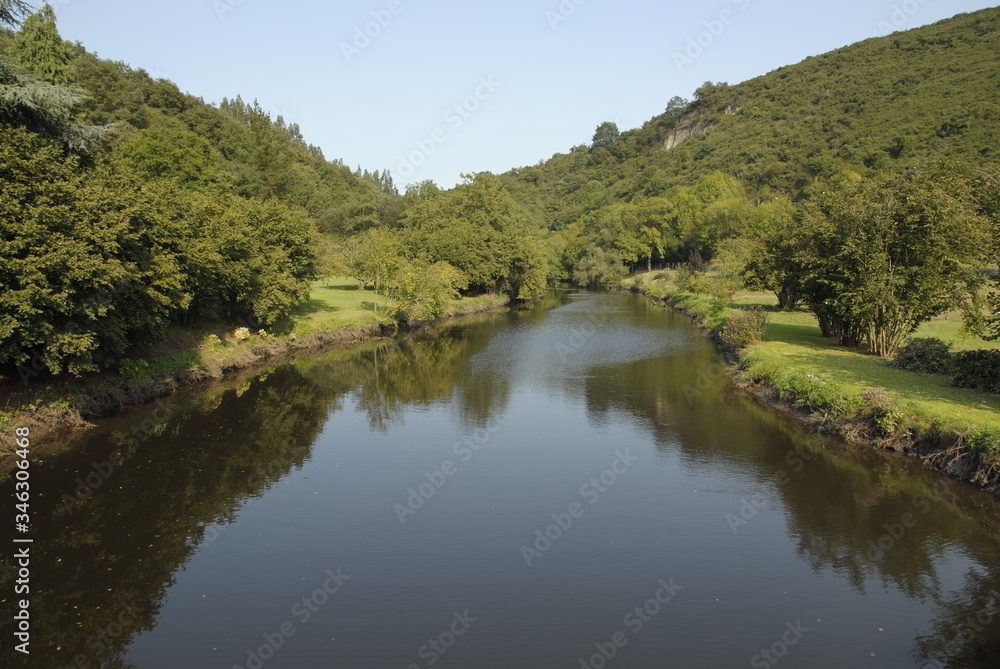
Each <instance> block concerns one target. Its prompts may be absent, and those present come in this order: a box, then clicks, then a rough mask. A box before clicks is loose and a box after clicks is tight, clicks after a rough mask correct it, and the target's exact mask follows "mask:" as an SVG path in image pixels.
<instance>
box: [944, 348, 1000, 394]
mask: <svg viewBox="0 0 1000 669" xmlns="http://www.w3.org/2000/svg"><path fill="white" fill-rule="evenodd" d="M954 360H955V363H954V364H955V381H954V384H955V385H956V386H958V387H959V388H973V389H975V390H985V391H986V392H989V393H1000V349H992V350H978V351H962V352H961V353H958V354H956V355H955V357H954Z"/></svg>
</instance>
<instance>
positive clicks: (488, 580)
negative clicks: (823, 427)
mask: <svg viewBox="0 0 1000 669" xmlns="http://www.w3.org/2000/svg"><path fill="white" fill-rule="evenodd" d="M31 482H32V490H33V495H34V497H33V500H32V503H33V506H32V513H33V526H32V537H33V538H34V543H33V544H32V553H31V555H32V559H31V567H30V570H31V577H30V578H31V588H32V590H31V600H30V604H31V606H30V612H31V655H30V656H29V657H24V656H21V655H19V654H16V653H14V652H13V651H12V650H11V646H12V645H13V644H12V643H11V642H10V641H9V640H10V639H12V638H13V632H14V628H13V627H12V625H13V622H12V620H11V616H9V615H6V612H7V611H8V610H12V609H11V608H9V607H11V605H12V601H13V600H14V599H15V596H14V595H13V594H12V593H13V584H14V582H15V579H16V578H17V572H16V570H15V569H12V568H11V567H12V565H14V564H15V561H14V560H13V555H12V554H11V553H12V552H11V551H9V550H8V549H7V548H6V547H8V546H10V545H11V542H10V533H9V532H8V533H7V534H6V535H5V541H4V542H3V547H4V548H3V550H4V554H3V557H4V566H5V568H4V570H3V573H2V574H0V577H2V579H3V581H4V585H3V588H4V591H3V595H2V596H0V599H3V606H4V611H5V616H4V622H3V624H2V627H3V633H4V638H5V639H7V640H8V641H6V642H5V646H4V651H3V652H4V654H5V655H6V656H7V657H6V658H5V660H4V661H0V664H4V662H6V660H7V659H10V662H11V663H10V664H5V666H30V667H45V668H46V669H48V668H50V667H79V668H80V669H85V668H87V667H102V666H103V667H116V668H122V667H133V668H135V669H161V668H162V669H176V668H178V667H183V668H185V669H199V668H206V669H207V668H220V669H233V668H236V667H239V668H240V669H260V668H262V667H266V668H267V669H271V668H274V669H279V668H290V667H296V668H299V667H302V668H313V667H344V668H348V669H363V668H372V669H383V668H385V669H388V668H394V669H418V668H419V669H422V668H424V667H432V666H433V667H443V668H447V667H472V668H478V669H491V668H494V667H495V668H501V667H502V668H505V669H506V668H510V667H525V668H528V669H530V668H544V669H548V668H556V667H566V668H567V669H580V668H583V669H586V668H587V667H591V668H593V669H603V668H604V667H622V668H637V669H644V668H647V667H649V668H652V667H657V668H663V667H709V668H711V667H772V666H780V667H782V668H784V667H789V668H792V667H809V668H823V667H873V668H874V667H878V668H882V667H914V668H916V667H921V668H939V667H946V666H948V667H995V666H996V663H997V661H998V660H997V658H998V657H1000V594H998V592H1000V579H998V575H1000V522H998V521H1000V505H998V503H997V502H996V501H995V500H994V499H993V498H992V497H990V496H988V495H986V494H985V493H982V492H979V491H976V490H974V489H971V488H970V487H969V486H966V485H962V484H957V483H952V482H949V481H947V480H945V479H943V478H942V477H940V476H938V475H937V474H935V473H933V472H930V471H928V470H926V469H924V468H923V467H922V466H920V465H919V464H918V463H916V462H914V461H912V460H910V459H907V458H905V457H903V456H899V455H897V454H893V453H881V452H875V451H872V450H870V449H866V448H859V447H852V446H848V445H846V444H843V443H841V442H838V441H835V440H832V439H829V438H824V437H821V436H817V435H815V434H813V433H811V432H810V431H808V430H806V429H804V428H802V427H801V426H799V425H798V424H797V423H796V422H795V420H794V419H792V418H790V417H788V416H786V415H784V414H782V413H781V412H779V411H777V410H775V409H773V408H771V407H768V406H765V405H763V404H762V403H761V402H760V401H759V400H757V399H755V398H754V397H752V396H750V395H748V394H747V393H745V392H744V391H741V390H740V389H738V388H736V387H735V386H734V385H733V383H732V382H731V380H730V379H729V376H728V374H727V373H725V372H724V367H723V365H722V361H721V358H720V356H719V355H718V353H717V352H716V351H715V349H714V347H713V346H712V344H711V342H709V341H708V340H706V339H704V338H703V337H701V336H700V335H699V333H698V331H697V330H696V329H695V328H694V327H693V326H692V325H691V324H690V323H689V322H688V321H687V320H686V318H684V317H683V316H681V315H679V314H677V313H675V312H672V311H670V310H666V309H663V308H661V307H657V306H655V305H653V304H652V303H651V302H650V301H648V300H647V299H645V298H643V297H639V296H634V295H624V294H589V293H573V292H569V291H559V292H555V293H553V294H551V295H550V296H549V297H548V298H547V299H546V300H545V302H544V303H543V304H540V305H538V306H537V307H536V308H533V309H529V310H524V311H519V312H515V313H510V314H506V313H505V314H497V315H492V316H488V317H482V318H479V319H477V320H470V321H463V322H457V323H451V324H445V325H440V326H435V327H433V328H431V329H429V330H426V331H423V332H419V333H415V334H408V335H403V336H400V337H397V338H394V339H388V340H383V341H378V342H371V343H368V344H364V345H361V346H358V347H355V348H350V349H338V350H332V351H328V352H325V353H318V354H315V355H309V356H302V357H300V358H297V359H296V360H294V361H292V362H286V363H282V364H275V365H274V366H272V367H270V368H268V369H264V370H256V371H254V372H252V373H244V374H243V375H241V376H238V377H235V378H231V379H226V380H224V381H222V382H218V383H213V384H210V385H207V386H202V387H198V388H194V389H187V390H184V391H181V392H178V393H176V394H175V395H174V396H172V397H170V398H167V399H166V400H164V401H162V402H159V403H157V404H155V405H152V406H148V407H142V408H139V409H134V410H130V411H127V412H124V413H123V414H122V415H121V416H118V417H116V418H111V419H105V420H102V421H100V422H99V425H98V426H97V427H96V428H95V429H93V430H91V431H89V432H87V433H85V434H83V435H82V436H80V437H78V438H77V439H75V441H74V442H73V443H71V444H69V448H67V449H66V450H65V451H63V452H61V453H59V454H57V455H54V456H51V457H49V458H46V459H45V460H44V461H39V462H35V463H33V468H32V479H31ZM5 485H7V486H10V485H11V484H10V482H8V483H7V484H5ZM11 506H13V498H12V497H11ZM29 658H30V659H29Z"/></svg>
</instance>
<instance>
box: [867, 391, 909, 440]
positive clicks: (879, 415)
mask: <svg viewBox="0 0 1000 669" xmlns="http://www.w3.org/2000/svg"><path fill="white" fill-rule="evenodd" d="M861 399H862V401H864V403H865V411H864V413H865V414H866V415H868V416H869V417H870V418H871V419H872V420H874V421H875V422H876V423H878V426H879V427H880V428H882V431H883V432H885V433H886V434H892V433H893V432H895V431H896V430H898V429H899V428H900V426H901V425H902V423H903V412H902V411H900V410H899V407H897V406H896V403H895V402H894V401H893V400H892V397H891V396H890V395H889V392H888V391H887V390H886V389H885V388H865V389H864V390H863V391H862V392H861Z"/></svg>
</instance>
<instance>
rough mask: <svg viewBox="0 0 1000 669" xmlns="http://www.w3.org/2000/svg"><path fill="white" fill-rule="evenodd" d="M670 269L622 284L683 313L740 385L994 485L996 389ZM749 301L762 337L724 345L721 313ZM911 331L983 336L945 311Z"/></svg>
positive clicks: (858, 439)
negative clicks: (690, 287) (826, 333)
mask: <svg viewBox="0 0 1000 669" xmlns="http://www.w3.org/2000/svg"><path fill="white" fill-rule="evenodd" d="M674 276H675V273H672V272H665V273H649V274H643V275H637V276H636V277H632V278H630V279H627V280H626V281H624V282H623V287H625V288H628V289H631V290H636V291H638V292H641V293H644V294H646V295H649V296H650V297H652V298H654V299H656V300H660V301H663V302H664V303H666V304H668V305H669V306H671V307H673V308H676V309H678V310H680V311H682V312H684V313H686V314H687V315H688V316H689V317H691V318H692V319H693V320H694V321H695V322H696V323H698V324H699V325H700V326H701V327H702V328H703V329H704V330H705V331H706V332H707V333H709V334H710V335H711V336H712V337H713V338H714V339H715V341H716V342H717V344H718V345H719V346H720V348H722V349H723V350H724V352H725V353H726V354H727V357H728V358H729V359H730V362H731V363H732V364H733V374H734V376H735V378H736V380H737V382H738V383H739V384H740V385H742V386H743V387H745V388H746V389H747V390H749V391H751V392H753V393H754V394H756V395H757V396H758V397H760V398H761V399H763V400H764V401H766V402H768V403H769V404H772V405H775V406H777V407H779V408H782V409H784V410H786V411H788V412H790V413H792V414H794V415H796V416H797V417H799V418H800V419H801V420H803V421H804V422H806V423H808V424H809V425H811V426H812V427H813V428H815V429H817V430H819V431H822V432H824V433H828V434H834V435H836V436H838V437H840V438H842V439H844V440H845V441H848V442H851V443H860V444H867V445H870V446H872V447H875V448H883V449H891V450H895V451H899V452H903V453H907V454H909V455H912V456H914V457H918V458H920V459H921V460H923V461H924V462H925V463H926V464H928V465H929V466H931V467H934V468H935V469H937V470H939V471H941V472H943V473H945V474H946V475H948V476H950V477H952V478H955V479H960V480H964V481H969V482H972V483H974V484H976V485H978V486H980V487H982V488H985V489H987V490H990V491H992V492H994V493H1000V396H997V395H995V394H991V393H986V392H982V391H972V390H965V389H961V388H956V387H953V386H952V385H951V384H950V379H949V377H947V376H944V375H937V374H925V373H919V372H911V371H906V370H902V369H895V368H893V367H890V366H889V365H888V361H887V360H885V359H882V358H877V357H874V356H871V355H867V354H865V353H864V352H862V351H860V350H857V349H850V348H845V347H842V346H839V345H838V344H837V342H836V341H835V340H832V339H827V338H823V337H822V336H821V333H820V330H819V327H818V326H817V325H816V321H815V318H814V316H813V315H812V314H810V313H807V312H801V311H793V312H785V311H780V310H778V308H777V301H776V300H775V299H774V297H773V296H772V295H770V294H766V293H747V292H742V293H736V294H735V295H733V296H732V297H731V298H730V300H729V301H728V304H727V305H726V306H724V307H722V306H720V305H719V303H718V301H717V300H715V301H713V299H712V298H711V297H710V296H708V295H704V294H699V293H691V292H685V291H683V290H681V289H680V288H679V287H678V286H677V285H676V284H675V283H674V281H673V278H674ZM657 277H659V278H657ZM750 307H757V308H761V309H764V310H765V311H766V313H767V317H768V324H767V327H766V330H765V331H764V336H763V340H762V341H759V342H755V343H752V344H750V345H748V346H746V347H744V348H742V349H732V348H729V347H727V346H725V345H724V344H723V343H722V341H721V339H720V337H719V334H720V333H721V332H722V330H723V329H724V328H725V326H726V323H727V322H728V320H729V318H730V317H731V316H732V315H733V314H735V313H738V312H739V311H741V310H743V309H746V308H750ZM916 336H936V337H941V338H943V339H946V340H949V341H950V343H952V345H953V348H956V349H971V348H982V347H988V346H989V344H988V343H987V342H983V341H982V340H979V339H976V338H974V337H969V336H963V335H962V333H961V331H960V324H959V322H958V320H957V319H956V317H955V316H953V315H952V316H947V317H943V318H939V319H935V320H934V321H931V322H929V323H926V324H924V325H923V326H921V328H920V330H918V332H917V333H916Z"/></svg>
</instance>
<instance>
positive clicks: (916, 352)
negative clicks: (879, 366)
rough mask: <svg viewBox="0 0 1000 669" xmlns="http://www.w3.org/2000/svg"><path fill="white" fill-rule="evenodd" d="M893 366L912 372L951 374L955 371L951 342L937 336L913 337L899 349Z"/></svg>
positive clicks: (892, 363)
mask: <svg viewBox="0 0 1000 669" xmlns="http://www.w3.org/2000/svg"><path fill="white" fill-rule="evenodd" d="M890 364H891V366H893V367H897V368H899V369H906V370H909V371H911V372H929V373H931V374H951V373H952V372H954V356H953V355H952V353H951V344H946V343H945V342H943V341H941V340H940V339H937V338H935V337H926V338H919V339H911V340H910V341H908V342H907V343H906V346H904V347H903V348H901V349H900V350H899V354H898V355H897V356H896V359H895V360H893V361H892V362H891V363H890Z"/></svg>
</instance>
